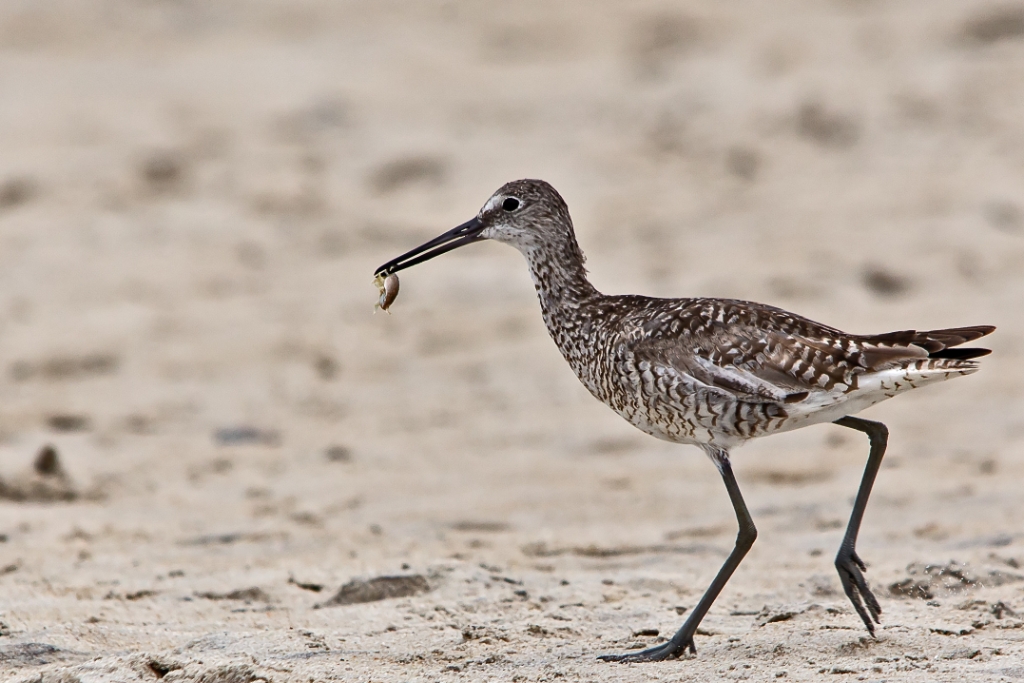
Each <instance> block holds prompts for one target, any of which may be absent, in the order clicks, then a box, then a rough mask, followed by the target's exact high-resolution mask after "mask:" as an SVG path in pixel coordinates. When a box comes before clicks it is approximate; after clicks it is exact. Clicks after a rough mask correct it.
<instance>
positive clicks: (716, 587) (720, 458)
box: [598, 449, 757, 662]
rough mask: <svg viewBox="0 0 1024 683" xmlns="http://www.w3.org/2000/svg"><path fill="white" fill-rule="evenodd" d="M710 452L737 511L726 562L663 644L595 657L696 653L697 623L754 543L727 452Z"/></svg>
mask: <svg viewBox="0 0 1024 683" xmlns="http://www.w3.org/2000/svg"><path fill="white" fill-rule="evenodd" d="M709 454H710V455H711V457H712V460H714V462H715V464H716V465H717V466H718V471H719V472H721V474H722V479H723V480H724V481H725V488H726V490H727V491H728V492H729V499H730V500H731V501H732V507H733V509H734V510H735V511H736V521H737V522H739V527H740V530H739V533H738V534H737V536H736V546H735V547H734V548H733V549H732V552H731V553H729V557H728V558H726V560H725V564H723V565H722V568H721V569H720V570H718V575H717V576H715V580H714V581H712V582H711V585H710V586H708V589H707V590H706V591H704V595H703V596H702V597H701V599H700V602H698V603H697V606H696V607H695V608H694V609H693V611H692V612H690V616H689V617H688V618H687V620H686V622H685V623H684V624H683V626H682V628H680V629H679V630H678V631H677V632H676V634H675V635H674V636H672V639H671V640H669V641H668V642H665V643H662V644H661V645H657V646H655V647H652V648H649V649H647V650H642V651H640V652H630V653H627V654H621V655H602V656H600V657H599V658H598V659H603V660H604V661H606V662H659V661H662V660H664V659H675V658H676V657H679V656H680V655H681V654H683V653H684V652H686V651H687V650H689V651H690V652H691V653H693V654H696V653H697V648H696V646H694V644H693V636H694V634H695V633H696V632H697V627H698V626H699V625H700V622H701V620H702V619H703V618H704V615H705V614H707V612H708V610H709V609H710V608H711V605H712V603H714V601H715V598H717V597H718V594H719V593H721V592H722V588H724V587H725V584H726V582H727V581H728V580H729V577H731V576H732V573H733V572H734V571H736V567H738V566H739V564H740V562H742V561H743V557H744V555H746V554H747V551H748V550H750V546H752V545H754V539H756V538H757V529H756V528H755V527H754V520H753V519H751V518H750V513H749V512H748V511H747V505H746V503H744V502H743V496H742V495H741V494H740V487H739V486H738V485H737V484H736V477H735V476H733V473H732V465H731V464H730V463H729V454H728V453H727V452H726V451H724V450H719V449H715V450H714V451H713V452H710V451H709Z"/></svg>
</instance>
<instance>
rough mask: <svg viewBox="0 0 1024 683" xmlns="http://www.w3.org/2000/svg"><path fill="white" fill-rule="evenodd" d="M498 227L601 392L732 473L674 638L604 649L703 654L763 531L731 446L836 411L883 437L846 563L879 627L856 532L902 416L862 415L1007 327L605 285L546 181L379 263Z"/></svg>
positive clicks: (971, 365)
mask: <svg viewBox="0 0 1024 683" xmlns="http://www.w3.org/2000/svg"><path fill="white" fill-rule="evenodd" d="M484 239H492V240H497V241H499V242H505V243H506V244H510V245H512V246H513V247H515V248H516V249H518V250H519V251H520V252H521V253H522V254H523V256H525V257H526V261H527V263H528V264H529V267H530V274H531V275H532V276H533V282H534V285H535V287H536V290H537V296H538V298H539V299H540V308H541V313H542V314H543V316H544V323H545V325H546V326H547V329H548V332H549V333H550V334H551V337H552V339H553V340H554V342H555V345H556V346H557V347H558V350H559V351H560V352H561V353H562V356H563V357H564V358H565V360H566V361H568V363H569V366H570V367H571V368H572V369H573V372H575V373H576V376H577V377H578V378H579V380H580V381H581V382H582V383H583V385H584V386H586V388H587V389H589V390H590V393H591V394H593V395H594V396H595V397H596V398H597V399H598V400H599V401H602V402H603V403H605V404H606V405H608V406H609V407H610V408H611V409H612V410H614V411H615V412H617V413H618V414H619V415H621V416H622V417H624V418H625V419H626V420H627V421H628V422H629V423H630V424H632V425H633V426H635V427H637V428H638V429H640V430H642V431H644V432H646V433H647V434H650V435H652V436H655V437H658V438H659V439H664V440H666V441H671V442H674V443H682V444H692V445H695V446H699V447H700V448H701V449H703V450H704V452H705V453H706V454H707V455H708V457H709V458H710V459H711V461H712V462H713V463H714V464H715V466H716V467H717V468H718V471H719V473H720V474H721V475H722V479H723V480H724V482H725V488H726V491H727V492H728V494H729V498H730V500H731V501H732V506H733V509H734V511H735V513H736V520H737V522H738V523H739V533H738V534H737V537H736V543H735V546H734V548H733V550H732V552H731V553H730V554H729V557H728V558H727V559H726V561H725V563H724V564H723V565H722V568H721V569H720V570H719V572H718V574H717V575H716V576H715V578H714V580H713V581H712V582H711V585H710V586H709V587H708V589H707V590H706V591H705V593H704V595H703V596H702V597H701V599H700V601H699V602H698V603H697V606H696V607H695V608H694V609H693V611H691V612H690V615H689V617H688V618H687V619H686V621H685V623H683V625H682V627H681V628H680V629H679V631H677V632H676V634H675V635H674V636H673V637H672V638H671V639H670V640H668V641H666V642H664V643H662V644H660V645H657V646H655V647H652V648H649V649H646V650H642V651H638V652H630V653H626V654H611V655H603V656H601V659H604V660H607V661H618V662H648V661H658V660H664V659H672V658H675V657H679V656H680V655H682V654H683V653H684V652H686V651H687V650H689V651H690V652H691V653H693V654H696V651H697V649H696V647H695V645H694V642H693V637H694V635H695V634H696V632H697V627H698V625H699V624H700V622H701V620H702V619H703V618H704V615H705V614H707V612H708V610H709V609H710V608H711V605H712V603H714V601H715V598H717V597H718V594H719V593H720V592H721V591H722V588H723V587H724V586H725V584H726V582H727V581H728V580H729V577H731V576H732V574H733V572H734V571H735V570H736V567H737V566H739V564H740V562H741V561H742V560H743V557H744V555H746V553H747V551H748V550H749V549H750V547H751V545H753V543H754V539H755V538H756V537H757V529H756V528H755V527H754V521H753V519H751V517H750V513H749V512H748V511H747V506H746V504H745V503H744V502H743V496H742V494H741V493H740V489H739V486H738V484H737V483H736V477H735V476H734V475H733V471H732V465H731V464H730V460H729V453H730V452H731V451H732V449H734V448H736V447H737V446H739V445H740V444H742V443H744V442H746V441H749V440H750V439H754V438H757V437H762V436H767V435H769V434H775V433H778V432H785V431H789V430H792V429H798V428H800V427H806V426H808V425H813V424H818V423H824V422H833V423H835V424H837V425H841V426H843V427H849V428H850V429H855V430H857V431H860V432H864V433H865V434H866V435H867V438H868V442H869V447H870V450H869V454H868V461H867V466H866V467H865V469H864V475H863V477H862V479H861V484H860V488H859V489H858V491H857V497H856V499H855V502H854V505H853V512H852V513H851V515H850V520H849V523H848V524H847V527H846V533H845V534H844V536H843V540H842V543H841V544H840V546H839V552H838V554H837V555H836V559H835V565H836V569H837V570H838V571H839V578H840V581H841V583H842V586H843V590H844V591H845V593H846V596H847V597H848V598H849V600H850V602H851V603H852V604H853V607H854V609H855V610H856V611H857V614H858V615H859V616H860V618H861V620H862V621H863V622H864V625H865V626H866V627H867V629H868V631H869V632H871V634H872V635H874V632H875V623H881V621H880V619H879V615H880V614H881V611H882V609H881V607H880V606H879V604H878V600H877V599H876V598H875V596H874V594H873V593H872V592H871V589H870V588H869V587H868V584H867V581H866V580H865V578H864V572H865V571H867V568H866V566H865V564H864V562H863V561H862V560H861V559H860V557H859V556H858V555H857V550H856V544H857V534H858V532H859V531H860V525H861V519H862V517H863V516H864V509H865V507H866V506H867V502H868V496H869V495H870V494H871V486H872V484H873V483H874V481H875V475H876V474H877V473H878V468H879V466H880V465H881V463H882V456H883V455H884V454H885V447H886V442H887V439H888V429H887V428H886V427H885V425H883V424H882V423H881V422H874V421H872V420H865V419H863V418H859V417H853V415H854V414H855V413H858V412H860V411H862V410H864V409H865V408H867V407H869V406H872V405H874V404H876V403H878V402H880V401H884V400H885V399H887V398H891V397H893V396H895V395H896V394H900V393H903V392H905V391H909V390H910V389H916V388H917V387H921V386H924V385H926V384H932V383H934V382H940V381H943V380H947V379H950V378H953V377H959V376H961V375H969V374H971V373H973V372H976V371H977V370H978V362H977V361H976V359H977V358H978V357H980V356H984V355H986V354H988V353H990V351H989V350H988V349H980V348H956V347H958V346H960V345H961V344H964V343H966V342H970V341H973V340H975V339H978V338H979V337H983V336H985V335H987V334H989V333H991V332H992V331H994V330H995V327H992V326H990V325H977V326H973V327H957V328H951V329H945V330H932V331H928V332H918V331H915V330H904V331H900V332H889V333H887V334H878V335H855V334H847V333H846V332H842V331H840V330H838V329H836V328H834V327H828V326H826V325H822V324H820V323H816V322H813V321H811V320H808V319H806V318H803V317H801V316H799V315H796V314H795V313H789V312H787V311H784V310H782V309H780V308H775V307H774V306H767V305H764V304H757V303H751V302H747V301H736V300H732V299H706V298H695V299H656V298H651V297H646V296H608V295H604V294H601V293H600V292H598V291H597V289H595V288H594V287H593V285H591V284H590V281H589V280H588V279H587V273H586V269H585V268H584V257H583V252H582V251H581V250H580V247H579V244H578V243H577V241H576V235H575V233H574V232H573V225H572V219H571V218H570V217H569V209H568V207H567V206H566V203H565V201H564V200H563V199H562V197H561V196H560V195H559V194H558V192H556V191H555V189H554V188H553V187H552V186H551V185H549V184H548V183H546V182H544V181H541V180H517V181H513V182H511V183H508V184H506V185H504V186H503V187H501V189H499V190H498V191H497V192H495V193H494V195H492V196H491V198H490V199H488V200H487V203H485V204H484V206H483V208H482V209H480V211H479V213H477V215H476V217H474V218H473V219H471V220H469V221H467V222H466V223H463V224H462V225H460V226H458V227H456V228H454V229H453V230H450V231H448V232H446V233H444V234H443V235H441V236H439V237H437V238H435V239H433V240H431V241H429V242H427V243H426V244H423V245H421V246H419V247H417V248H415V249H413V250H412V251H409V252H407V253H405V254H402V255H401V256H399V257H398V258H396V259H393V260H391V261H388V262H387V263H385V264H384V265H382V266H381V267H380V268H378V269H377V271H376V273H375V275H376V276H377V277H378V281H379V278H382V277H386V276H389V275H392V274H394V273H396V272H398V271H400V270H402V269H404V268H408V267H409V266H413V265H416V264H417V263H422V262H423V261H426V260H428V259H432V258H434V257H435V256H438V255H439V254H443V253H445V252H448V251H451V250H452V249H455V248H458V247H461V246H463V245H466V244H470V243H472V242H477V241H480V240H484Z"/></svg>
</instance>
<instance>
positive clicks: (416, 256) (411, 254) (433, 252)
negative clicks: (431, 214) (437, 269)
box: [374, 218, 484, 276]
mask: <svg viewBox="0 0 1024 683" xmlns="http://www.w3.org/2000/svg"><path fill="white" fill-rule="evenodd" d="M483 229H484V226H483V224H482V223H481V222H480V221H479V220H477V219H476V218H474V219H472V220H469V221H466V222H465V223H463V224H462V225H460V226H459V227H457V228H453V229H452V230H449V231H448V232H446V233H445V234H443V235H438V236H437V237H435V238H434V239H432V240H430V241H429V242H427V243H426V244H421V245H420V246H418V247H416V248H415V249H413V250H412V251H407V252H405V253H404V254H402V255H401V256H399V257H398V258H396V259H392V260H390V261H388V262H387V263H385V264H384V265H383V266H381V267H380V268H378V269H377V270H376V272H375V273H374V275H385V276H386V275H391V273H397V272H398V271H400V270H405V269H406V268H408V267H409V266H415V265H416V264H417V263H423V262H424V261H428V260H430V259H432V258H434V257H435V256H440V255H441V254H443V253H445V252H447V251H451V250H452V249H458V248H459V247H461V246H463V245H465V244H469V243H470V242H477V241H479V240H482V239H484V238H483V237H481V236H480V233H481V232H483Z"/></svg>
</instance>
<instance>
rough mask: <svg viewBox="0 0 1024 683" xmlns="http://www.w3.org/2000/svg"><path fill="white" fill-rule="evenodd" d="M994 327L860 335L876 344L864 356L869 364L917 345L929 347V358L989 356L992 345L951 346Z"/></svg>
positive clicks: (977, 326) (990, 331)
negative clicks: (973, 347) (964, 347)
mask: <svg viewBox="0 0 1024 683" xmlns="http://www.w3.org/2000/svg"><path fill="white" fill-rule="evenodd" d="M995 329H996V328H995V327H994V326H992V325H975V326H973V327H951V328H949V329H945V330H928V331H925V332H918V331H917V330H902V331H899V332H888V333H886V334H877V335H873V336H868V337H861V339H862V340H863V341H864V342H867V343H868V344H870V345H872V346H874V347H875V348H874V349H871V350H870V351H866V352H865V358H866V360H867V361H868V365H869V366H871V365H874V364H875V363H876V362H885V361H887V360H890V358H891V356H893V355H899V349H900V348H904V349H906V348H907V347H915V346H916V347H917V348H919V349H924V350H925V351H927V352H928V357H929V358H949V359H953V360H970V359H971V358H980V357H981V356H987V355H988V354H990V353H992V351H991V350H989V349H956V348H952V347H954V346H960V345H961V344H966V343H967V342H970V341H974V340H975V339H979V338H981V337H984V336H985V335H987V334H992V333H993V332H994V331H995ZM918 353H920V352H918Z"/></svg>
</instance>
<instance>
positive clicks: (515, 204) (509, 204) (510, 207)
mask: <svg viewBox="0 0 1024 683" xmlns="http://www.w3.org/2000/svg"><path fill="white" fill-rule="evenodd" d="M501 208H503V209H505V210H506V211H509V212H511V211H515V210H516V209H518V208H519V200H518V199H516V198H515V197H508V198H507V199H505V201H503V202H502V203H501Z"/></svg>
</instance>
